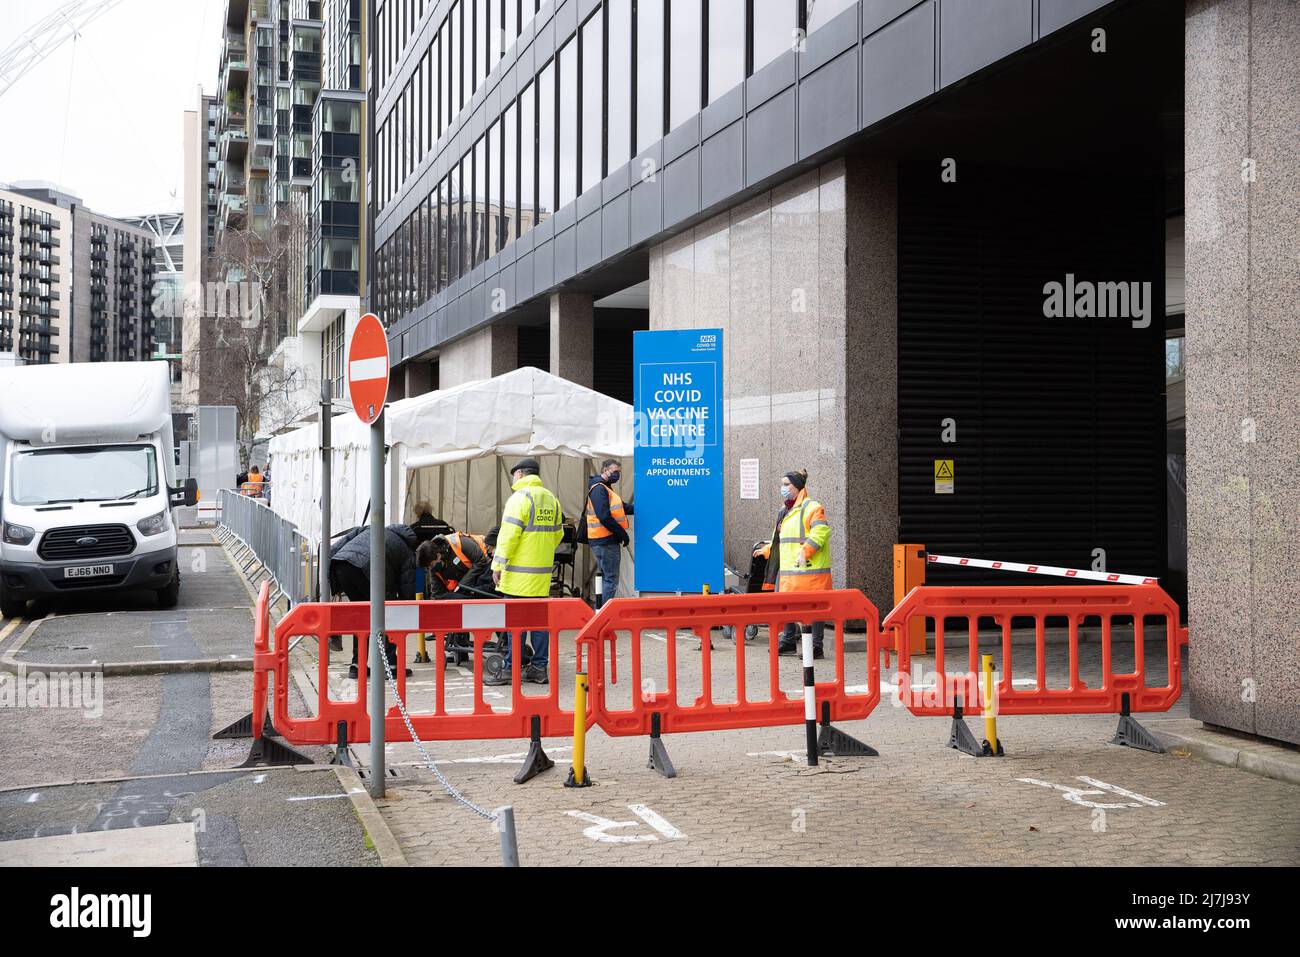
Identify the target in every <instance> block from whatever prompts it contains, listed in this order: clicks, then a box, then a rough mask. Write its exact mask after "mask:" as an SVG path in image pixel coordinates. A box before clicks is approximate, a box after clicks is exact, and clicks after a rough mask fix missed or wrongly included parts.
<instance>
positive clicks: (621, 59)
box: [605, 0, 632, 172]
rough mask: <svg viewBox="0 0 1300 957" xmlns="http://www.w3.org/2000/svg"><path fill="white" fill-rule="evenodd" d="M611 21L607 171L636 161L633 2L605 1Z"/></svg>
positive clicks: (607, 112)
mask: <svg viewBox="0 0 1300 957" xmlns="http://www.w3.org/2000/svg"><path fill="white" fill-rule="evenodd" d="M605 8H606V10H607V11H608V12H607V13H606V16H607V17H608V18H609V81H608V84H607V86H608V90H609V102H608V105H607V109H606V124H607V130H606V134H605V135H606V140H607V147H606V153H607V157H608V159H607V164H608V165H607V168H608V169H609V171H610V172H613V171H614V170H616V169H618V168H619V167H620V166H622V165H623V164H624V163H626V162H627V161H628V160H629V159H631V158H632V0H605Z"/></svg>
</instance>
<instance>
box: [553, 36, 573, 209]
mask: <svg viewBox="0 0 1300 957" xmlns="http://www.w3.org/2000/svg"><path fill="white" fill-rule="evenodd" d="M557 59H558V60H559V61H560V197H559V201H558V202H557V203H556V204H555V208H556V209H559V208H560V207H561V206H563V205H565V204H566V203H571V202H573V200H574V199H576V198H577V196H578V43H577V41H576V40H570V41H569V42H568V43H566V44H565V45H564V47H563V48H562V49H561V50H560V52H559V55H558V57H557Z"/></svg>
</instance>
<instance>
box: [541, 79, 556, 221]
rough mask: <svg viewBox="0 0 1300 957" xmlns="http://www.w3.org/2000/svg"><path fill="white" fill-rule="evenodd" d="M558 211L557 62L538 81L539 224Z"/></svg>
mask: <svg viewBox="0 0 1300 957" xmlns="http://www.w3.org/2000/svg"><path fill="white" fill-rule="evenodd" d="M553 212H555V61H554V60H552V61H551V62H550V63H548V64H546V68H545V69H544V70H542V75H541V76H540V77H539V78H538V80H537V221H538V222H539V223H540V222H543V221H545V220H547V219H550V218H551V214H552V213H553Z"/></svg>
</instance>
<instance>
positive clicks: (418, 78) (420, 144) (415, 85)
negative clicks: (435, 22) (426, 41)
mask: <svg viewBox="0 0 1300 957" xmlns="http://www.w3.org/2000/svg"><path fill="white" fill-rule="evenodd" d="M427 60H428V57H425V61H423V62H421V63H420V65H419V66H417V67H416V68H415V79H414V80H413V81H412V84H411V90H412V93H413V95H414V97H415V165H416V166H419V165H420V161H421V160H422V159H424V151H425V144H426V142H427V140H426V139H425V130H426V128H427V127H426V126H425V122H424V62H427Z"/></svg>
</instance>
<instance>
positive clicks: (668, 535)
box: [655, 519, 700, 561]
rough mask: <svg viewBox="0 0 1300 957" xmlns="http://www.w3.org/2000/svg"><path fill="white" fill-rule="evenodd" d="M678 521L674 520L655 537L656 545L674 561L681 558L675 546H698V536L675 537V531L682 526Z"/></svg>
mask: <svg viewBox="0 0 1300 957" xmlns="http://www.w3.org/2000/svg"><path fill="white" fill-rule="evenodd" d="M680 524H681V522H679V521H678V520H677V519H673V520H672V521H671V522H669V523H668V524H667V525H665V526H664V527H663V528H661V529H659V534H658V535H656V536H655V544H656V545H658V546H659V547H660V548H662V549H663V550H664V551H666V552H667V553H668V557H669V558H671V559H673V560H674V561H675V560H676V559H678V558H680V557H681V555H680V554H678V551H677V549H675V548H673V546H674V545H698V544H699V541H700V539H699V536H698V535H674V534H673V531H674V530H675V529H676V528H677V526H678V525H680Z"/></svg>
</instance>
